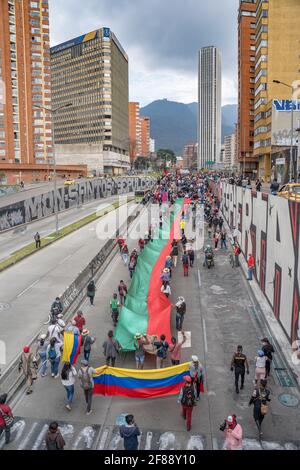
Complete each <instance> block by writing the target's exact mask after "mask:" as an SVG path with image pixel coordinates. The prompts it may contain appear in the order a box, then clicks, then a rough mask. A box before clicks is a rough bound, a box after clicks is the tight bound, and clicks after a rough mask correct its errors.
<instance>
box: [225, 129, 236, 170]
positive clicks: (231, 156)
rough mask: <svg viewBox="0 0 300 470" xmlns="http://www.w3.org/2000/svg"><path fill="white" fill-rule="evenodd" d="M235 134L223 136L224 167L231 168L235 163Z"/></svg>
mask: <svg viewBox="0 0 300 470" xmlns="http://www.w3.org/2000/svg"><path fill="white" fill-rule="evenodd" d="M235 138H236V136H235V134H231V135H226V136H225V137H224V146H225V148H224V162H223V163H224V166H225V168H229V169H230V168H232V167H233V166H234V165H235V151H236V143H235Z"/></svg>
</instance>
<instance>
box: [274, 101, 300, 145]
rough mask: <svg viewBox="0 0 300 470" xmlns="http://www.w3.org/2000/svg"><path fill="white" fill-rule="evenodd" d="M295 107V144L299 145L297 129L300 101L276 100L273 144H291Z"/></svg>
mask: <svg viewBox="0 0 300 470" xmlns="http://www.w3.org/2000/svg"><path fill="white" fill-rule="evenodd" d="M292 104H293V109H294V133H293V145H297V140H298V132H297V131H296V129H297V127H299V126H298V122H300V101H299V100H298V101H297V100H295V101H293V102H292V101H291V100H274V101H273V107H272V140H271V145H275V146H290V145H291V132H292V131H291V109H292Z"/></svg>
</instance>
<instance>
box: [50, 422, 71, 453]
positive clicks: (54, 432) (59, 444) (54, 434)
mask: <svg viewBox="0 0 300 470" xmlns="http://www.w3.org/2000/svg"><path fill="white" fill-rule="evenodd" d="M45 443H46V449H47V450H64V447H65V445H66V443H65V440H64V438H63V437H62V434H61V432H60V429H59V427H58V423H57V422H56V421H53V423H51V424H50V425H49V429H48V432H47V434H46V438H45Z"/></svg>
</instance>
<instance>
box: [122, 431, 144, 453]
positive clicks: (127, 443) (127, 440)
mask: <svg viewBox="0 0 300 470" xmlns="http://www.w3.org/2000/svg"><path fill="white" fill-rule="evenodd" d="M140 435H141V433H140V430H139V428H138V427H137V426H136V425H132V426H121V427H120V436H121V437H122V438H123V439H124V448H125V450H138V445H139V441H138V436H140Z"/></svg>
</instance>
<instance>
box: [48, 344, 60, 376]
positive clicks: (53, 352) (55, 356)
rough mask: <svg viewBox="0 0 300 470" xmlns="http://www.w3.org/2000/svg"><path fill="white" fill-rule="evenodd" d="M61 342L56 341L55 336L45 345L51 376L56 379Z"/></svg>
mask: <svg viewBox="0 0 300 470" xmlns="http://www.w3.org/2000/svg"><path fill="white" fill-rule="evenodd" d="M60 348H61V343H58V342H57V340H56V338H52V339H51V340H50V344H49V346H48V347H47V359H49V361H50V365H51V376H52V377H54V378H55V379H57V377H58V367H59V363H60V357H61V351H60Z"/></svg>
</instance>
